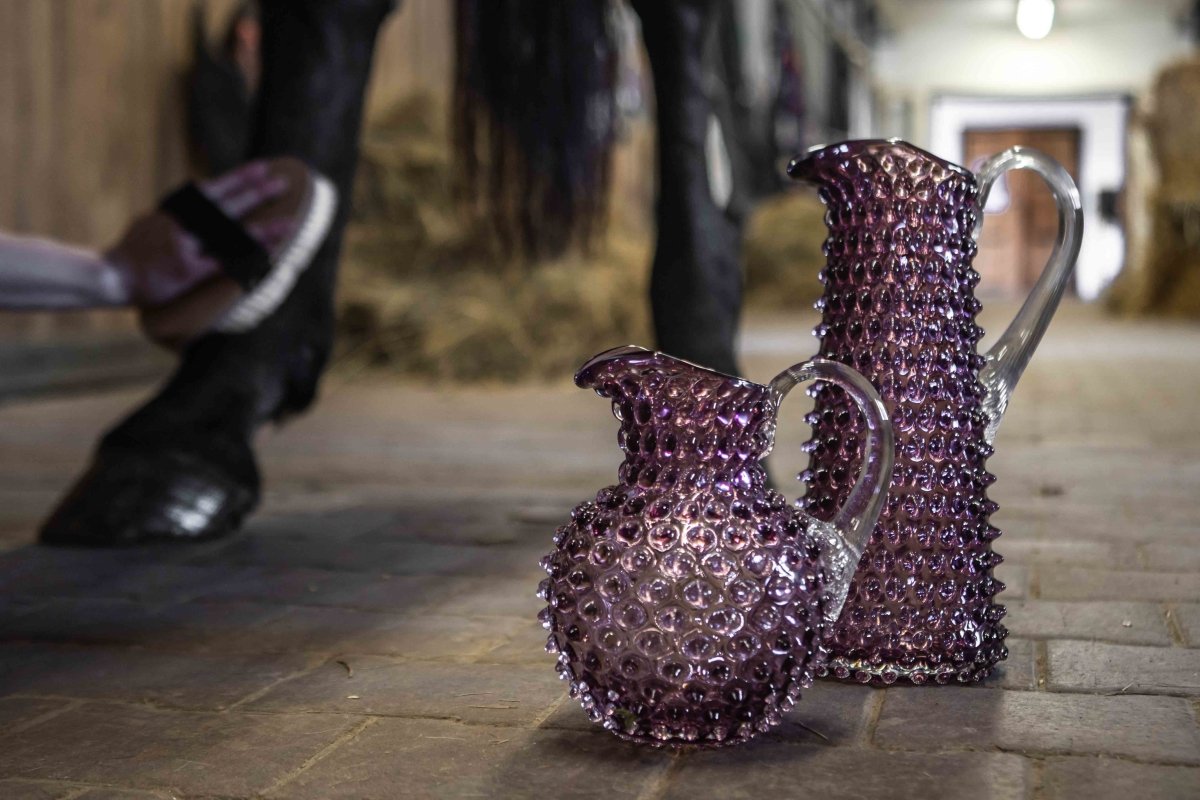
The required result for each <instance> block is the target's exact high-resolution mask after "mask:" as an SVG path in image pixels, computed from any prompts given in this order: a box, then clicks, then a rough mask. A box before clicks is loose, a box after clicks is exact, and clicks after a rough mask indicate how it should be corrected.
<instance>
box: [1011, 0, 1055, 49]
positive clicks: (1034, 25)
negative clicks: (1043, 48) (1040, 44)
mask: <svg viewBox="0 0 1200 800" xmlns="http://www.w3.org/2000/svg"><path fill="white" fill-rule="evenodd" d="M1053 26H1054V0H1017V30H1019V31H1020V32H1021V33H1022V35H1024V36H1025V37H1026V38H1029V39H1045V38H1046V34H1048V33H1050V28H1052V27H1053Z"/></svg>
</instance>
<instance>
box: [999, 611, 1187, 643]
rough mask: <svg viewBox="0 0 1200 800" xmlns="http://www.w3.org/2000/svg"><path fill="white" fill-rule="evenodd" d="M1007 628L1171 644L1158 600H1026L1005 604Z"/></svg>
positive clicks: (1044, 635)
mask: <svg viewBox="0 0 1200 800" xmlns="http://www.w3.org/2000/svg"><path fill="white" fill-rule="evenodd" d="M1004 624H1005V626H1006V627H1007V628H1008V630H1009V631H1010V632H1011V633H1013V634H1015V635H1017V636H1026V637H1029V638H1031V639H1096V640H1100V641H1110V642H1122V643H1126V644H1153V645H1169V644H1171V633H1170V631H1169V630H1168V629H1167V623H1166V619H1165V617H1164V616H1163V611H1162V607H1161V606H1159V605H1158V604H1157V603H1121V602H1107V601H1095V602H1059V601H1054V600H1027V601H1024V602H1016V603H1009V604H1008V616H1006V617H1005V618H1004Z"/></svg>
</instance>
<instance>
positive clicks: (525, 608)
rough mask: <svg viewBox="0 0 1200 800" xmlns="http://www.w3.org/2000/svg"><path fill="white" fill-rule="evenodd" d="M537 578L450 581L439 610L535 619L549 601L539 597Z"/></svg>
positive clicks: (445, 612)
mask: <svg viewBox="0 0 1200 800" xmlns="http://www.w3.org/2000/svg"><path fill="white" fill-rule="evenodd" d="M547 549H548V548H547ZM542 577H544V575H543V576H542ZM538 580H540V578H539V579H538ZM538 580H532V581H531V580H527V579H525V578H503V577H496V578H459V579H456V580H453V581H449V582H447V585H446V586H445V592H446V596H445V598H444V599H441V600H439V601H437V611H438V613H439V614H461V615H464V616H472V617H473V616H480V615H483V616H506V617H516V618H519V619H524V620H531V619H536V618H537V614H538V612H539V611H541V610H542V609H543V608H545V607H546V602H545V601H544V600H541V599H539V598H538V596H537V586H538Z"/></svg>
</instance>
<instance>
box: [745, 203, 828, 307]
mask: <svg viewBox="0 0 1200 800" xmlns="http://www.w3.org/2000/svg"><path fill="white" fill-rule="evenodd" d="M825 236H826V229H825V206H824V205H823V204H822V203H821V201H820V200H819V199H818V198H817V195H816V193H815V192H812V191H809V190H797V191H793V192H788V193H786V194H783V195H779V196H777V197H773V198H771V199H769V200H767V201H765V202H763V203H762V204H761V205H760V206H759V207H758V208H757V209H756V210H755V212H754V214H753V215H752V216H751V218H750V221H749V224H748V225H747V227H746V237H745V244H744V251H743V252H744V258H745V269H746V305H747V306H748V307H751V308H765V309H800V308H810V307H811V306H812V303H813V301H814V300H816V299H817V298H818V297H820V296H821V291H822V288H823V287H822V286H821V283H820V281H819V280H817V273H819V272H820V271H821V269H822V268H823V267H824V266H825V254H824V251H823V250H822V249H821V248H822V245H823V244H824V242H825Z"/></svg>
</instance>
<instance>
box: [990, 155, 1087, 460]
mask: <svg viewBox="0 0 1200 800" xmlns="http://www.w3.org/2000/svg"><path fill="white" fill-rule="evenodd" d="M1013 169H1031V170H1033V171H1034V172H1036V173H1037V174H1039V175H1041V176H1042V178H1044V179H1045V181H1046V183H1047V184H1048V185H1049V186H1050V192H1051V193H1052V194H1053V195H1054V202H1055V204H1056V205H1057V206H1058V238H1057V239H1055V240H1054V249H1053V250H1052V251H1051V253H1050V261H1049V262H1047V264H1046V268H1045V269H1044V270H1043V271H1042V275H1041V277H1040V278H1038V282H1037V284H1035V285H1034V287H1033V291H1031V292H1030V293H1029V297H1027V298H1026V299H1025V303H1024V304H1023V305H1022V306H1021V310H1020V311H1018V312H1017V316H1016V317H1015V318H1014V319H1013V321H1012V322H1011V323H1009V326H1008V328H1007V330H1005V331H1004V333H1003V334H1002V335H1001V336H1000V339H999V340H998V341H997V342H996V344H995V345H994V346H993V347H992V349H991V350H989V351H988V352H987V356H986V358H987V363H986V364H985V365H984V367H983V369H982V370H981V371H980V373H979V380H980V382H981V383H983V386H984V388H985V389H986V390H987V395H986V396H985V397H984V400H983V411H984V413H985V414H987V415H988V424H987V429H986V430H985V431H984V437H985V438H986V439H987V441H988V443H991V441H992V440H993V439H994V438H995V437H996V429H997V428H999V427H1000V420H1001V419H1002V418H1003V417H1004V412H1005V410H1006V409H1007V408H1008V400H1009V398H1010V397H1011V396H1012V392H1013V389H1014V388H1015V387H1016V385H1017V381H1018V380H1020V378H1021V373H1022V372H1024V371H1025V366H1026V365H1027V364H1028V363H1029V359H1030V357H1032V356H1033V351H1034V350H1035V349H1036V348H1037V346H1038V343H1039V342H1040V341H1041V340H1042V335H1043V334H1044V333H1045V332H1046V327H1047V326H1048V325H1049V324H1050V319H1051V317H1053V316H1054V312H1055V311H1057V310H1058V302H1059V301H1060V300H1061V299H1062V296H1063V292H1064V291H1066V288H1067V282H1068V281H1069V280H1070V278H1071V272H1072V270H1073V269H1074V268H1075V261H1076V259H1078V258H1079V244H1080V241H1081V239H1082V237H1083V207H1082V204H1081V203H1080V201H1079V189H1077V188H1076V187H1075V181H1073V180H1072V179H1071V176H1070V174H1068V172H1067V171H1066V170H1065V169H1063V167H1062V165H1061V164H1059V163H1058V162H1057V161H1055V160H1054V159H1053V158H1051V157H1050V156H1048V155H1046V154H1045V153H1041V152H1038V151H1037V150H1031V149H1030V148H1028V147H1012V148H1009V149H1008V150H1005V151H1004V152H1002V153H997V154H996V155H994V156H992V157H991V158H990V159H988V160H987V162H986V163H985V164H984V165H983V168H982V169H981V170H980V171H979V205H980V208H983V206H985V205H986V204H987V198H988V194H989V193H990V192H991V190H992V186H993V185H994V184H995V182H996V179H997V178H999V177H1000V176H1001V175H1003V174H1004V173H1005V172H1008V171H1009V170H1013ZM982 230H983V214H982V213H981V214H980V215H979V219H978V221H977V222H976V223H975V230H974V232H973V235H974V237H975V240H976V241H978V240H979V234H980V232H981V231H982Z"/></svg>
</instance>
